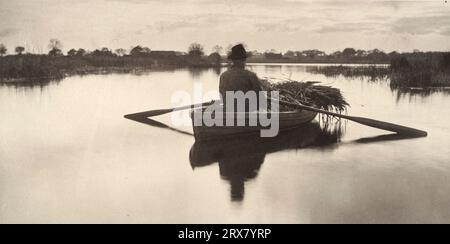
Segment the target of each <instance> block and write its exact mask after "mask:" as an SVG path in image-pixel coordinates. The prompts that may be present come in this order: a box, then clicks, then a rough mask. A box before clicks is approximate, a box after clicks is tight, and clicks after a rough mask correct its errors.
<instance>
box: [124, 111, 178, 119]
mask: <svg viewBox="0 0 450 244" xmlns="http://www.w3.org/2000/svg"><path fill="white" fill-rule="evenodd" d="M170 112H173V109H158V110H151V111H146V112H141V113H135V114H127V115H125V116H124V117H125V118H127V119H129V118H136V117H141V118H143V117H144V118H148V117H154V116H159V115H163V114H167V113H170Z"/></svg>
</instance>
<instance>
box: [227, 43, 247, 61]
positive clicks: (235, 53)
mask: <svg viewBox="0 0 450 244" xmlns="http://www.w3.org/2000/svg"><path fill="white" fill-rule="evenodd" d="M246 58H247V51H245V48H244V46H243V45H242V44H238V45H236V46H234V47H233V48H231V54H230V55H229V56H228V59H231V60H239V59H246Z"/></svg>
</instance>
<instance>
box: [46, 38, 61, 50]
mask: <svg viewBox="0 0 450 244" xmlns="http://www.w3.org/2000/svg"><path fill="white" fill-rule="evenodd" d="M62 47H63V44H62V42H61V41H60V40H58V39H50V43H49V44H48V48H49V49H61V48H62Z"/></svg>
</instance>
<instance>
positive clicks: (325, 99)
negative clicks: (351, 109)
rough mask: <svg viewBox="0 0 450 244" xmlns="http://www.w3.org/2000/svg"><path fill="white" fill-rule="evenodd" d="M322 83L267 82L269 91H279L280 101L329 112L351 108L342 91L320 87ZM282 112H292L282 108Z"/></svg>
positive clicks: (339, 111)
mask: <svg viewBox="0 0 450 244" xmlns="http://www.w3.org/2000/svg"><path fill="white" fill-rule="evenodd" d="M318 83H320V82H314V81H309V82H300V81H294V80H286V81H283V82H278V83H273V82H266V84H267V86H268V88H269V90H272V91H279V93H280V99H282V100H284V101H286V102H291V103H301V104H304V105H308V106H314V107H316V108H320V109H323V110H327V111H333V112H337V113H343V112H345V111H346V109H347V107H348V106H350V105H349V104H348V103H347V101H346V100H345V98H344V96H343V95H342V93H341V91H340V90H339V89H337V88H334V87H331V86H324V85H319V84H318ZM280 109H281V110H291V109H290V108H286V107H283V106H282V107H281V108H280Z"/></svg>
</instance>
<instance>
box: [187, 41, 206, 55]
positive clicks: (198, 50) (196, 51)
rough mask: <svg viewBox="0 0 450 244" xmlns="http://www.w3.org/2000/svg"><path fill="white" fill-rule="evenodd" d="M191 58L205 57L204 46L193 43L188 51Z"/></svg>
mask: <svg viewBox="0 0 450 244" xmlns="http://www.w3.org/2000/svg"><path fill="white" fill-rule="evenodd" d="M188 53H189V56H192V57H201V56H203V54H204V52H203V46H202V45H200V44H198V43H192V44H191V45H190V46H189V49H188Z"/></svg>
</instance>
